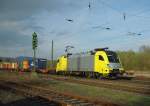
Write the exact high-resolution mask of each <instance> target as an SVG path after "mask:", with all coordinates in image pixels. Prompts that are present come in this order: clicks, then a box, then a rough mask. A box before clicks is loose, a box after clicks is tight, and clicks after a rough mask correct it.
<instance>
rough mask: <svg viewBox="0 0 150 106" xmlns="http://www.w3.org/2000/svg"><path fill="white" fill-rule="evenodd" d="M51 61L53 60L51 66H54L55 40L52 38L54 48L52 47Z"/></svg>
mask: <svg viewBox="0 0 150 106" xmlns="http://www.w3.org/2000/svg"><path fill="white" fill-rule="evenodd" d="M51 52H52V53H51V61H52V64H51V67H52V68H53V61H54V60H53V57H54V42H53V40H52V49H51Z"/></svg>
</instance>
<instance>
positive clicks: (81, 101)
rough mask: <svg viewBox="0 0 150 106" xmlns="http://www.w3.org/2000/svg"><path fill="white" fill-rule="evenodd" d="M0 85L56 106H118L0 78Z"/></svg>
mask: <svg viewBox="0 0 150 106" xmlns="http://www.w3.org/2000/svg"><path fill="white" fill-rule="evenodd" d="M0 87H1V88H5V89H8V90H11V91H13V92H17V93H21V94H23V95H25V96H30V97H34V96H36V97H38V99H37V101H38V102H42V103H48V102H43V100H45V99H46V100H49V101H53V102H55V103H58V104H59V105H58V106H118V104H114V103H108V102H105V101H99V100H90V99H89V98H86V97H81V96H77V95H71V94H67V93H61V92H57V91H55V90H53V89H45V88H42V87H38V86H33V85H27V84H23V83H18V82H15V81H4V80H0Z"/></svg>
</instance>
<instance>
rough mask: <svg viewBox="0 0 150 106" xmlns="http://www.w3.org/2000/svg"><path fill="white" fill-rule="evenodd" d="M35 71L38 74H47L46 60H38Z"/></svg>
mask: <svg viewBox="0 0 150 106" xmlns="http://www.w3.org/2000/svg"><path fill="white" fill-rule="evenodd" d="M36 69H37V70H36V71H37V72H39V73H48V69H47V59H42V58H38V59H37V60H36Z"/></svg>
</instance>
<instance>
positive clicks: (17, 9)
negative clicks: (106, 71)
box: [0, 0, 150, 59]
mask: <svg viewBox="0 0 150 106" xmlns="http://www.w3.org/2000/svg"><path fill="white" fill-rule="evenodd" d="M89 5H90V8H89ZM67 19H71V20H73V21H67ZM33 32H36V33H37V36H38V48H37V56H38V57H42V58H48V59H50V57H51V41H52V40H54V58H57V57H58V56H60V55H62V54H64V53H65V47H66V46H67V45H71V46H74V48H73V49H72V50H71V51H70V52H73V53H76V52H82V51H88V50H93V49H95V48H102V47H109V49H111V50H121V51H122V50H123V51H126V50H135V51H137V50H138V49H139V47H140V46H142V45H148V46H149V45H150V1H149V0H107V1H106V0H0V56H7V57H9V56H11V57H16V56H32V54H33V50H32V33H33Z"/></svg>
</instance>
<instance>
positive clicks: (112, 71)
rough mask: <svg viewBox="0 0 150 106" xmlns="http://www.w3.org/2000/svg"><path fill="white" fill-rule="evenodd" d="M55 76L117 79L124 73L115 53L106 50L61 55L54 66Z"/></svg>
mask: <svg viewBox="0 0 150 106" xmlns="http://www.w3.org/2000/svg"><path fill="white" fill-rule="evenodd" d="M56 73H57V74H65V75H68V74H69V75H81V76H84V77H96V78H99V77H114V76H115V77H117V76H120V75H123V74H124V73H125V71H124V68H123V67H122V64H121V61H120V59H119V57H118V55H117V53H116V52H114V51H110V50H108V48H97V49H94V50H93V51H88V52H85V53H84V52H83V53H76V54H67V55H62V56H60V57H59V58H58V61H57V65H56Z"/></svg>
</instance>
